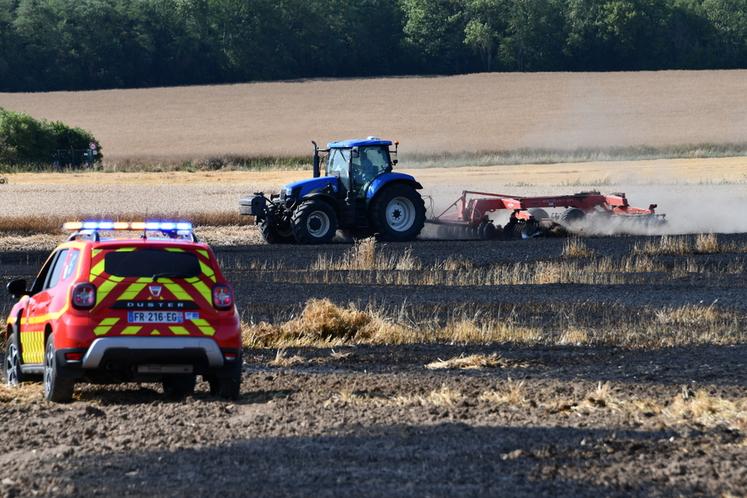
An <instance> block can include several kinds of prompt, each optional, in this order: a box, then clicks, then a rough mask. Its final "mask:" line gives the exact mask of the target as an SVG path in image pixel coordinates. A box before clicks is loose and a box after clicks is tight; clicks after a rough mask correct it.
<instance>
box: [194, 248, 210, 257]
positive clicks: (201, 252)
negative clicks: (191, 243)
mask: <svg viewBox="0 0 747 498" xmlns="http://www.w3.org/2000/svg"><path fill="white" fill-rule="evenodd" d="M197 252H198V253H200V254H202V257H203V258H205V259H210V255H209V254H208V252H207V251H206V250H205V249H197Z"/></svg>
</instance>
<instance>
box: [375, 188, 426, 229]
mask: <svg viewBox="0 0 747 498" xmlns="http://www.w3.org/2000/svg"><path fill="white" fill-rule="evenodd" d="M371 221H372V223H373V226H374V227H375V228H376V232H377V233H378V235H379V237H381V239H383V240H390V241H394V242H404V241H408V240H414V239H415V238H416V237H417V236H418V234H420V231H421V230H422V229H423V226H424V225H425V203H424V202H423V198H422V197H420V194H419V193H418V191H417V190H415V189H414V188H412V187H410V186H409V185H403V184H398V185H397V184H395V185H392V186H390V187H387V188H386V189H385V190H384V191H383V192H382V193H381V194H379V195H378V196H377V197H376V199H374V201H373V203H372V204H371Z"/></svg>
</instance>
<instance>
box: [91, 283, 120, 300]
mask: <svg viewBox="0 0 747 498" xmlns="http://www.w3.org/2000/svg"><path fill="white" fill-rule="evenodd" d="M118 283H119V282H116V281H114V280H113V279H108V280H104V281H103V282H102V283H101V285H99V288H98V289H96V306H98V305H99V304H100V303H101V301H103V300H104V299H106V296H108V295H109V293H110V292H111V291H112V290H114V288H115V287H116V286H117V284H118Z"/></svg>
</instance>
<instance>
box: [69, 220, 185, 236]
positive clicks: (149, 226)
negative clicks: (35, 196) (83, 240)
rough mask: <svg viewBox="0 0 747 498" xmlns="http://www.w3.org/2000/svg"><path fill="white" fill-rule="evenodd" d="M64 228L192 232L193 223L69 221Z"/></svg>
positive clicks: (77, 229)
mask: <svg viewBox="0 0 747 498" xmlns="http://www.w3.org/2000/svg"><path fill="white" fill-rule="evenodd" d="M62 229H63V230H71V231H81V230H83V231H109V230H135V231H145V230H152V231H160V232H183V233H186V232H192V223H190V222H188V221H105V220H102V221H68V222H66V223H64V224H63V225H62Z"/></svg>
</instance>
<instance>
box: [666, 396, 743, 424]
mask: <svg viewBox="0 0 747 498" xmlns="http://www.w3.org/2000/svg"><path fill="white" fill-rule="evenodd" d="M660 412H661V413H662V414H663V415H664V417H665V418H667V419H670V420H671V421H673V422H675V423H695V424H698V425H701V426H704V427H717V426H725V427H730V428H733V429H736V430H742V431H744V430H747V399H745V398H742V399H737V400H729V399H725V398H722V397H720V396H714V395H712V394H709V393H708V392H707V391H705V390H703V389H699V390H698V391H696V392H695V393H694V394H691V393H690V392H689V391H688V390H687V389H685V390H683V392H682V394H680V395H678V396H675V398H674V400H673V401H672V402H671V403H670V404H669V406H666V407H662V408H660Z"/></svg>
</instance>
